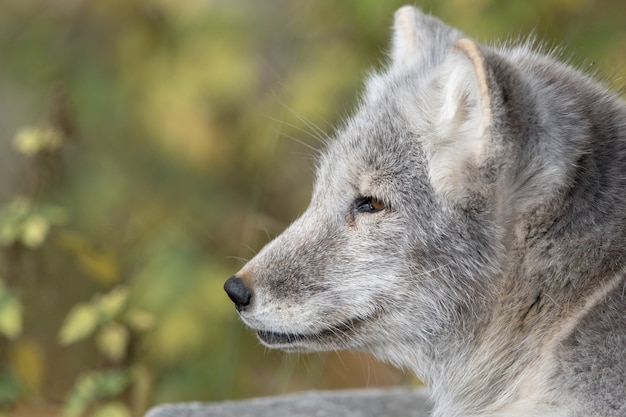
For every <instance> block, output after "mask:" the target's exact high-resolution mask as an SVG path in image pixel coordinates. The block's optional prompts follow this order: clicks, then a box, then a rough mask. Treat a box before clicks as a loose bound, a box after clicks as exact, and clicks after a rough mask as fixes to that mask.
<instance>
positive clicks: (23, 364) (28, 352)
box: [10, 340, 46, 393]
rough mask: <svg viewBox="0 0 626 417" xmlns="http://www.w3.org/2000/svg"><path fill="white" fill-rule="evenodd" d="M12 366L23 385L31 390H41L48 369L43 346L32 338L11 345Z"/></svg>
mask: <svg viewBox="0 0 626 417" xmlns="http://www.w3.org/2000/svg"><path fill="white" fill-rule="evenodd" d="M10 360H11V366H12V368H13V369H14V371H15V375H16V376H17V378H18V379H19V381H20V382H21V385H22V386H23V387H24V388H26V389H28V390H29V391H30V392H35V393H37V392H40V390H41V387H42V384H43V380H44V376H45V370H46V358H45V356H44V353H43V351H42V349H41V347H40V346H39V345H38V344H37V343H36V342H34V341H32V340H22V341H19V342H17V343H15V344H14V345H13V346H12V347H11V356H10Z"/></svg>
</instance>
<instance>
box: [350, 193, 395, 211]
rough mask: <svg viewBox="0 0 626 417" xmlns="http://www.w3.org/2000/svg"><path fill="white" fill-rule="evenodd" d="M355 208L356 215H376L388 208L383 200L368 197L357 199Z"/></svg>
mask: <svg viewBox="0 0 626 417" xmlns="http://www.w3.org/2000/svg"><path fill="white" fill-rule="evenodd" d="M353 207H354V211H355V212H356V213H376V212H378V211H381V210H384V209H385V208H386V207H387V206H386V205H385V203H384V202H383V201H382V200H379V199H377V198H374V197H369V196H368V197H359V198H357V199H356V200H355V201H354V206H353Z"/></svg>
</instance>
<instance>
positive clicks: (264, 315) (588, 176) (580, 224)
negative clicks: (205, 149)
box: [225, 7, 626, 417]
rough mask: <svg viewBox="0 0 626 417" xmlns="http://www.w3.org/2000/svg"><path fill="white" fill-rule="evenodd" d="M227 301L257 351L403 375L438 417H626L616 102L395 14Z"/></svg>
mask: <svg viewBox="0 0 626 417" xmlns="http://www.w3.org/2000/svg"><path fill="white" fill-rule="evenodd" d="M225 289H226V291H227V293H228V295H229V296H230V298H231V299H232V300H233V301H234V302H235V304H236V307H237V310H238V311H239V314H240V315H241V318H242V320H243V321H244V322H245V323H246V324H247V325H248V326H250V327H251V328H253V329H254V330H255V331H257V333H258V336H259V338H260V340H261V341H262V342H263V343H264V344H265V345H267V346H269V347H272V348H280V349H284V350H287V351H316V350H334V349H354V350H362V351H368V352H371V353H373V354H374V355H376V356H377V357H379V358H380V359H382V360H384V361H387V362H390V363H392V364H394V365H396V366H399V367H404V368H408V369H411V370H412V371H414V372H415V373H416V374H417V375H418V376H419V377H421V378H422V379H423V380H424V381H425V382H426V383H427V384H429V385H430V387H431V393H432V399H433V403H434V415H435V416H447V417H449V416H484V417H486V416H572V417H573V416H581V417H582V416H614V417H623V416H626V104H625V103H624V101H623V100H621V99H620V98H619V97H618V96H617V95H616V94H613V93H610V92H608V91H607V90H606V89H605V88H603V87H602V86H601V85H600V84H598V83H596V82H595V81H593V80H591V79H590V78H588V77H587V76H585V75H583V74H581V73H579V72H577V71H575V70H574V69H571V68H570V67H568V66H566V65H564V64H561V63H559V62H557V61H556V60H554V59H553V58H551V57H549V56H546V55H543V54H541V53H537V52H534V51H533V50H532V48H531V46H530V45H522V46H517V47H488V46H484V45H480V44H478V43H476V42H474V41H472V40H470V39H467V38H466V37H465V36H464V35H463V34H462V33H461V32H459V31H457V30H455V29H453V28H450V27H448V26H446V25H445V24H443V23H442V22H440V21H439V20H437V19H435V18H433V17H430V16H427V15H424V14H422V13H421V12H419V11H418V10H416V9H414V8H412V7H404V8H402V9H400V10H398V12H396V16H395V24H394V36H393V44H392V48H391V63H390V64H389V67H388V68H387V69H386V70H385V71H384V72H382V73H380V74H378V75H373V76H372V77H370V79H369V80H368V81H367V84H366V88H365V94H364V97H363V102H362V105H361V107H360V109H359V110H358V111H357V112H356V114H355V115H354V116H353V117H352V118H351V119H350V120H348V121H347V122H346V124H345V126H343V127H342V128H341V129H340V130H339V131H338V132H337V134H336V138H335V139H334V140H333V141H331V142H330V143H329V144H328V146H327V148H326V149H325V151H324V154H323V156H322V158H321V160H320V161H319V166H318V170H317V178H316V183H315V187H314V191H313V195H312V199H311V203H310V206H309V208H308V209H307V210H306V212H305V213H304V214H303V215H302V216H301V217H300V218H299V219H297V220H296V221H295V222H294V223H293V224H292V225H291V226H290V227H289V228H288V229H287V230H285V231H284V232H283V234H281V235H280V236H279V237H277V238H276V239H275V240H273V241H272V242H270V243H269V244H268V245H267V246H266V247H265V248H263V250H261V252H260V253H259V254H258V255H257V256H255V257H254V258H253V259H252V260H251V261H250V262H248V263H247V264H246V265H245V266H244V267H243V268H242V269H241V270H240V271H239V272H238V273H237V274H236V275H235V276H233V277H232V278H230V279H229V280H228V281H227V282H226V284H225Z"/></svg>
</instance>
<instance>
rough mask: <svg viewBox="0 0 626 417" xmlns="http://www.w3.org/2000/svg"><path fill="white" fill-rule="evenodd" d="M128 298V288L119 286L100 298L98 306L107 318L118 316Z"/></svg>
mask: <svg viewBox="0 0 626 417" xmlns="http://www.w3.org/2000/svg"><path fill="white" fill-rule="evenodd" d="M127 300H128V288H127V287H125V286H121V285H120V286H118V287H115V288H114V289H112V290H111V291H109V292H108V293H107V294H105V295H103V296H101V297H100V298H99V300H98V307H99V308H100V312H101V313H102V315H103V316H104V318H105V319H107V320H108V319H111V318H113V317H116V316H118V315H119V314H120V313H121V312H122V309H123V308H124V306H125V305H126V301H127Z"/></svg>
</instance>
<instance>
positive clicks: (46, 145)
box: [13, 127, 63, 156]
mask: <svg viewBox="0 0 626 417" xmlns="http://www.w3.org/2000/svg"><path fill="white" fill-rule="evenodd" d="M62 143H63V141H62V135H61V133H60V132H59V131H57V130H56V129H54V128H52V127H43V128H38V127H25V128H22V129H21V130H19V131H18V132H17V134H16V135H15V138H14V140H13V146H14V147H15V149H17V150H18V151H19V152H21V153H23V154H25V155H28V156H32V155H34V154H36V153H37V152H41V151H44V150H45V151H52V150H56V149H58V148H60V147H61V145H62Z"/></svg>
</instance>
